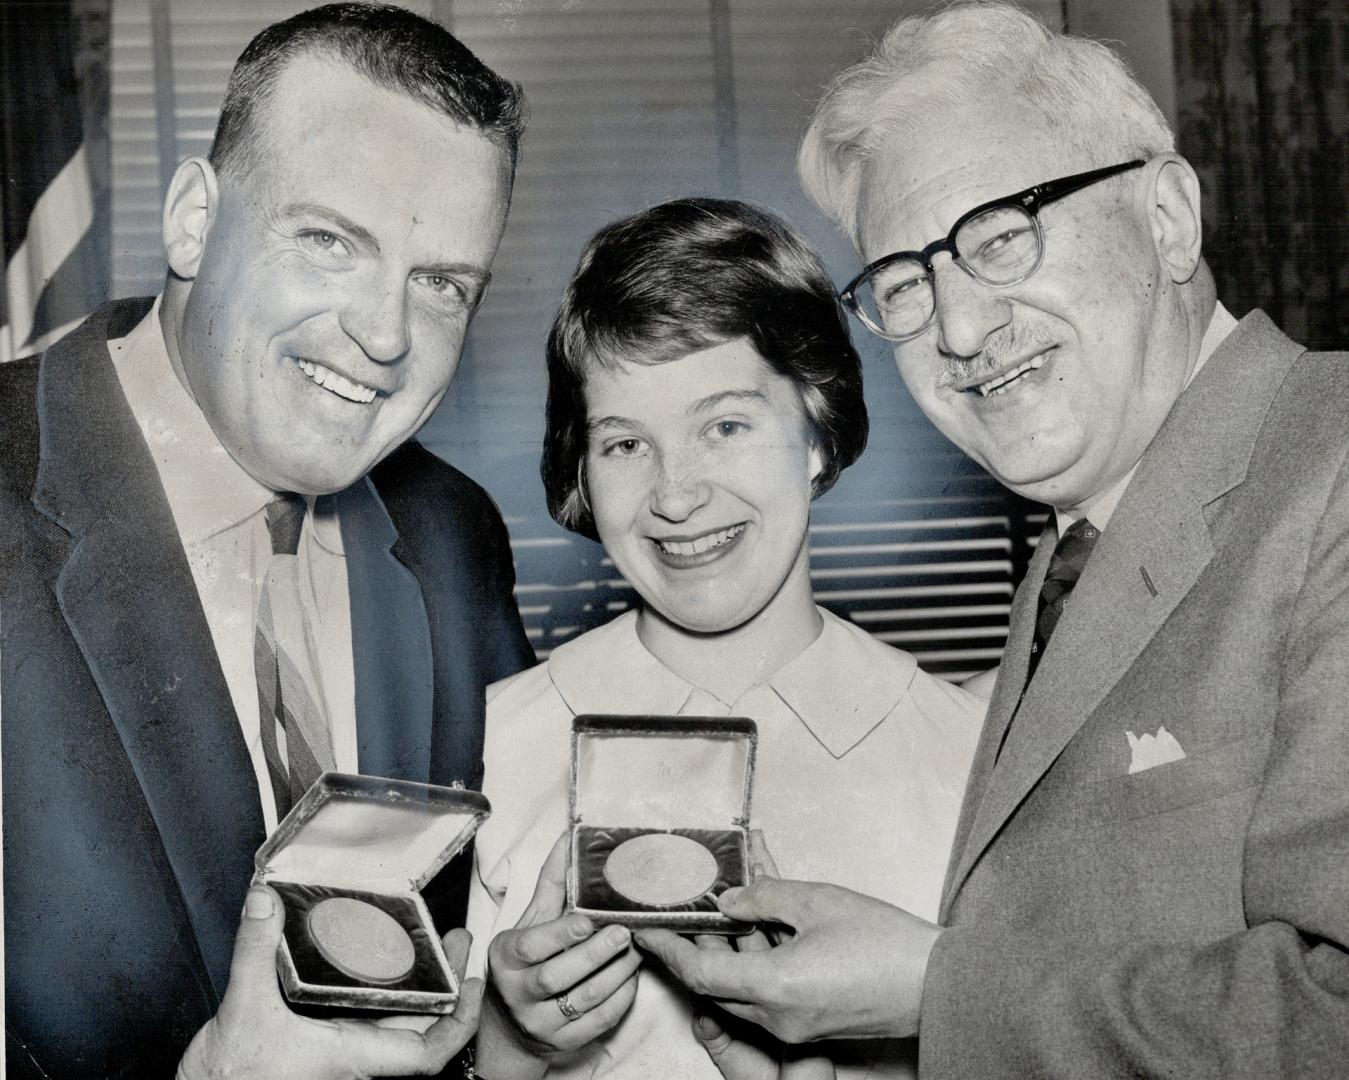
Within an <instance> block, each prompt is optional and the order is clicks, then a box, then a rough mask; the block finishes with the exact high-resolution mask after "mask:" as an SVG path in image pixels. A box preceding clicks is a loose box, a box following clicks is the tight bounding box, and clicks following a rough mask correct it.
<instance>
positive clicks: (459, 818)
mask: <svg viewBox="0 0 1349 1080" xmlns="http://www.w3.org/2000/svg"><path fill="white" fill-rule="evenodd" d="M490 813H491V806H490V804H489V803H488V801H487V799H486V798H485V797H484V796H483V795H481V794H480V793H478V792H476V791H465V790H463V789H462V788H449V787H439V786H437V785H434V784H418V783H414V782H412V781H410V780H389V779H386V778H384V777H380V776H360V775H356V774H352V773H324V774H323V775H322V776H320V777H319V778H318V780H316V781H315V782H314V785H313V787H311V788H310V789H309V790H308V791H306V792H305V793H304V796H303V797H302V798H301V799H300V801H299V802H298V803H296V804H295V805H294V806H293V807H292V808H291V811H290V813H289V814H287V815H286V816H285V818H284V819H283V820H282V821H281V823H280V824H279V825H278V826H277V827H276V831H275V832H273V833H272V835H271V836H269V837H268V838H267V841H266V842H265V843H264V844H263V845H262V847H260V848H258V853H257V857H256V859H255V862H256V865H257V878H258V880H259V881H270V880H273V879H276V880H280V881H294V882H302V883H314V884H324V885H352V886H360V887H362V888H367V889H372V890H376V891H380V890H383V891H399V892H402V891H406V890H407V889H408V888H409V887H411V888H413V889H421V888H422V886H424V885H425V884H426V883H427V882H428V881H430V880H431V878H433V877H434V876H435V874H436V871H438V870H439V869H440V868H441V867H442V866H444V865H445V864H446V863H447V862H449V861H450V860H451V859H452V858H454V856H455V855H456V854H458V852H459V851H460V850H462V849H463V847H464V845H465V844H467V843H468V842H469V840H470V839H472V837H473V834H474V833H475V832H476V831H477V829H478V826H479V825H481V824H482V823H483V822H484V821H486V820H487V817H488V815H489V814H490Z"/></svg>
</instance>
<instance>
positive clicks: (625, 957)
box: [548, 949, 642, 1016]
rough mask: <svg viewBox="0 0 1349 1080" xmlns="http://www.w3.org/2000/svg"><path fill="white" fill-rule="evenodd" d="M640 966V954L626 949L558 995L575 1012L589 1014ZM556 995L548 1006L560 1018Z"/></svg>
mask: <svg viewBox="0 0 1349 1080" xmlns="http://www.w3.org/2000/svg"><path fill="white" fill-rule="evenodd" d="M641 966H642V954H641V953H639V952H638V951H637V950H636V949H626V950H625V951H624V952H622V953H621V954H619V955H618V956H617V957H615V958H614V959H613V961H612V962H610V963H608V964H605V965H604V967H602V968H600V969H599V970H598V971H596V972H595V973H594V974H593V975H590V976H589V977H588V978H585V979H583V980H581V981H580V982H577V983H573V984H572V985H571V986H569V987H567V988H565V989H564V990H559V991H558V994H561V993H565V994H566V995H567V1000H568V1001H569V1002H570V1003H571V1004H572V1006H573V1007H574V1008H575V1009H576V1010H577V1011H579V1012H583V1013H585V1012H590V1011H591V1010H592V1009H596V1008H598V1007H599V1006H600V1005H601V1004H603V1003H604V1002H605V1001H606V1000H608V998H609V997H610V996H611V995H613V994H615V993H617V992H618V990H619V988H620V987H621V986H622V985H623V984H624V983H625V982H627V981H628V980H629V979H630V978H632V976H633V974H634V973H635V972H636V971H637V969H638V968H639V967H641ZM558 994H553V995H551V996H550V997H549V999H548V1004H549V1005H550V1006H552V1007H553V1008H554V1011H556V1012H557V1013H558V1015H559V1016H560V1015H561V1011H560V1010H557V1009H556V1003H557V996H558Z"/></svg>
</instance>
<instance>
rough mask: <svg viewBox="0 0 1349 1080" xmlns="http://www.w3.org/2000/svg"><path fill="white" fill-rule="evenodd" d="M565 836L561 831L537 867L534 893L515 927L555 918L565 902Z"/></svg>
mask: <svg viewBox="0 0 1349 1080" xmlns="http://www.w3.org/2000/svg"><path fill="white" fill-rule="evenodd" d="M567 837H568V834H567V833H566V832H563V833H562V835H561V836H559V837H558V838H557V842H556V843H555V844H553V850H552V851H550V852H549V853H548V858H546V859H545V860H544V861H543V866H542V867H540V868H539V879H538V881H536V882H535V883H534V895H533V897H531V898H530V901H529V906H528V907H526V908H525V912H524V914H523V915H521V916H520V921H519V922H518V923H516V924H515V925H516V927H517V928H522V927H526V926H534V925H535V924H537V923H541V922H547V921H549V920H552V919H556V918H557V917H558V916H559V915H561V914H562V911H563V908H564V907H565V906H566V902H567Z"/></svg>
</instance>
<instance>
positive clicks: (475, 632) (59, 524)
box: [0, 300, 533, 1078]
mask: <svg viewBox="0 0 1349 1080" xmlns="http://www.w3.org/2000/svg"><path fill="white" fill-rule="evenodd" d="M148 307H149V301H146V300H138V301H120V302H116V303H113V304H109V305H107V306H105V307H104V308H102V309H100V311H98V312H97V313H96V314H95V315H94V316H93V317H92V318H90V319H89V321H88V322H86V323H84V324H83V325H82V326H81V327H79V328H78V329H77V330H75V331H74V332H73V333H72V334H70V335H69V336H68V337H66V338H65V339H63V340H62V341H61V342H59V343H58V344H56V345H55V346H53V347H52V348H51V349H49V350H48V351H47V352H46V353H45V354H44V355H43V356H42V357H41V359H40V360H36V359H35V360H31V361H22V362H19V363H16V364H10V365H4V366H0V447H3V448H4V460H3V462H0V468H2V469H3V473H2V478H3V483H0V574H2V575H3V581H2V586H3V589H2V591H0V631H2V635H3V636H0V704H3V720H2V728H0V730H2V732H3V766H4V775H3V796H4V870H5V880H4V900H5V990H6V1013H7V1015H6V1043H7V1048H8V1053H9V1065H10V1068H11V1070H13V1071H14V1074H15V1075H20V1076H22V1075H35V1076H37V1075H46V1076H52V1077H59V1078H65V1077H84V1076H88V1077H100V1078H103V1077H120V1076H128V1077H132V1076H134V1077H150V1076H171V1075H172V1074H173V1070H174V1066H175V1064H176V1061H177V1058H178V1056H179V1055H180V1054H181V1053H182V1051H183V1049H184V1048H185V1046H186V1044H187V1042H188V1041H189V1040H190V1039H191V1036H192V1034H193V1033H194V1031H195V1030H196V1029H197V1028H198V1027H199V1026H200V1025H201V1024H202V1023H203V1022H205V1021H206V1020H207V1019H208V1018H209V1017H210V1016H211V1015H212V1014H213V1013H214V1012H215V1009H216V1007H217V1005H218V1003H219V1001H220V998H221V995H222V994H223V992H224V989H225V985H226V982H227V979H228V974H229V959H230V952H231V948H232V939H233V937H234V933H235V930H236V928H237V926H238V920H239V914H240V911H241V907H242V904H243V897H244V892H245V891H246V889H247V887H248V883H249V880H250V878H251V876H252V873H253V869H254V865H253V858H254V852H255V851H256V849H257V847H258V846H259V844H261V842H262V840H263V823H262V812H261V808H260V803H259V796H258V791H257V781H256V778H255V774H254V772H253V767H252V765H251V763H250V759H249V755H248V751H247V749H246V747H245V745H244V741H243V737H242V734H241V731H240V727H239V722H238V719H237V718H236V716H235V712H234V708H233V705H232V703H231V700H230V696H229V691H228V688H227V686H226V683H225V679H224V675H223V673H222V672H221V669H220V665H219V662H218V660H217V658H216V654H215V651H214V648H213V646H212V643H211V637H210V631H209V629H208V627H207V623H206V618H205V615H204V614H203V612H202V609H201V604H200V601H199V600H198V597H197V592H196V588H195V585H194V583H193V579H192V574H191V570H190V569H189V566H188V563H187V558H186V555H185V553H184V551H183V547H182V544H181V542H180V540H179V537H178V533H177V530H176V527H175V525H174V522H173V517H172V514H171V512H170V510H169V506H168V503H167V501H166V499H165V497H164V493H163V490H162V488H161V487H160V484H159V478H158V474H157V472H156V469H155V466H154V463H153V461H152V459H151V457H150V454H149V451H148V449H147V447H146V446H145V443H144V441H143V439H142V437H141V434H140V431H139V428H138V426H137V424H136V422H135V420H134V418H133V417H132V414H131V411H130V409H129V407H128V405H127V403H126V400H125V398H124V397H123V396H122V392H121V388H120V384H119V382H118V378H117V375H116V372H115V371H114V369H113V366H112V363H111V360H110V358H109V356H108V351H107V341H108V340H109V339H111V338H116V337H120V336H123V335H125V334H126V333H127V332H128V331H129V330H130V329H131V328H132V327H133V326H134V325H135V324H136V323H137V322H138V321H139V320H140V319H141V318H142V317H143V316H144V315H145V313H146V311H147V310H148ZM369 481H370V482H369V483H367V482H366V481H364V480H363V481H361V482H359V483H357V484H356V485H354V486H353V487H352V488H351V489H349V490H348V491H346V492H343V493H342V494H341V495H340V496H339V500H340V503H339V518H340V521H341V528H342V534H343V541H344V544H345V546H346V551H347V566H348V579H349V585H350V594H351V611H352V619H351V622H352V646H353V652H354V660H355V678H356V715H357V736H358V742H359V760H360V768H361V770H362V771H363V772H368V773H372V774H376V775H387V776H395V777H401V778H405V779H411V780H418V781H423V782H426V781H429V782H433V783H439V784H450V783H453V782H455V781H461V782H463V783H464V784H466V785H467V786H470V787H477V786H479V784H480V782H481V776H482V740H483V726H482V725H483V714H484V697H483V690H484V687H485V686H486V684H488V683H490V682H492V681H494V680H496V679H499V678H502V677H503V676H505V675H509V674H511V673H513V672H515V671H517V670H519V669H520V668H522V667H525V666H527V665H528V664H530V663H532V662H533V655H532V653H531V651H530V649H529V647H528V644H527V642H526V640H525V636H524V632H523V630H522V628H521V626H520V620H519V615H518V614H517V611H516V608H515V603H514V600H513V598H512V592H511V591H512V585H513V580H514V572H513V570H512V566H511V559H510V551H509V546H508V540H507V535H506V530H505V527H504V525H503V523H502V521H501V518H500V516H499V514H498V513H497V511H496V509H495V507H494V506H493V504H492V502H491V500H490V499H489V498H488V497H487V495H486V494H485V493H484V492H483V491H482V489H480V488H479V487H478V486H477V485H475V484H474V483H473V482H472V481H470V480H469V479H468V478H467V477H465V476H463V475H462V474H461V473H459V472H457V471H456V470H455V469H453V468H451V467H449V466H448V465H446V464H444V463H443V462H441V461H439V460H438V459H436V458H435V457H434V456H433V455H431V454H430V453H428V452H427V451H425V450H424V449H422V448H421V447H420V446H418V445H416V444H415V443H409V444H407V445H405V446H403V447H402V448H401V449H399V450H398V451H396V452H395V453H394V454H392V455H390V456H389V457H388V458H387V459H386V460H385V461H384V462H382V463H381V464H380V465H379V466H378V467H377V468H376V469H375V470H374V472H373V473H372V474H371V476H370V478H369ZM467 869H468V867H467V860H457V864H452V868H451V869H447V871H445V872H444V873H442V874H441V875H439V877H438V878H437V879H436V881H435V882H433V883H432V884H431V885H429V886H428V888H427V890H426V892H425V893H424V895H426V897H427V900H428V903H429V904H430V905H431V910H432V912H433V914H434V915H435V917H436V918H437V921H438V922H439V923H440V924H441V925H442V926H448V925H458V924H459V923H457V922H455V921H454V920H459V919H462V916H463V910H464V905H465V901H466V887H467Z"/></svg>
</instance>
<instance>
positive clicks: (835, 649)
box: [468, 609, 984, 1080]
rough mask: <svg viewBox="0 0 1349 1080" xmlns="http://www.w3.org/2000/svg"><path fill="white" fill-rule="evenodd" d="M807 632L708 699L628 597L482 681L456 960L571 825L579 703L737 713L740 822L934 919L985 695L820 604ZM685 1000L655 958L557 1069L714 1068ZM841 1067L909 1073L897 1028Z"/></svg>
mask: <svg viewBox="0 0 1349 1080" xmlns="http://www.w3.org/2000/svg"><path fill="white" fill-rule="evenodd" d="M820 613H821V616H822V618H823V620H824V627H823V630H822V631H821V633H820V636H819V637H818V638H817V639H816V640H815V641H814V643H812V644H811V645H810V646H809V647H808V648H807V649H806V650H805V651H804V652H802V653H801V654H800V655H799V656H798V657H796V659H794V660H792V661H791V662H790V663H788V664H787V665H786V666H785V667H783V668H782V669H781V670H780V671H778V672H777V674H775V675H774V676H773V677H772V678H771V679H770V680H768V682H766V683H763V684H760V685H757V686H754V687H751V688H750V689H749V690H747V691H746V692H745V693H744V694H743V695H742V696H741V697H740V698H739V699H738V700H737V701H734V702H724V701H720V700H719V699H717V698H716V697H714V696H713V695H711V694H709V693H707V692H706V691H704V690H701V689H699V688H698V687H696V686H693V685H692V684H690V683H688V682H686V681H684V680H683V679H682V678H680V677H679V676H677V675H675V674H674V673H673V672H671V671H670V670H669V669H668V668H666V667H665V666H664V665H663V664H662V663H661V662H660V661H659V660H657V659H656V657H655V656H653V655H652V654H651V653H650V652H648V651H647V649H646V647H645V646H644V645H643V644H642V643H641V641H640V640H639V639H638V636H637V614H636V613H635V612H628V613H627V614H624V615H621V616H619V617H618V618H617V619H615V620H614V621H613V622H611V623H608V624H606V625H605V626H602V627H599V628H598V629H596V630H592V631H590V632H589V633H587V634H584V635H582V636H581V637H579V638H576V639H575V640H573V641H571V642H568V643H567V644H565V645H563V646H561V647H560V648H558V649H556V650H555V651H554V652H553V653H552V655H551V656H550V657H549V659H548V661H547V662H546V663H544V664H541V665H539V666H538V667H535V668H532V669H530V670H529V671H525V672H522V673H521V674H519V675H516V676H514V677H513V678H510V679H507V680H505V681H503V682H500V683H497V684H496V685H494V686H493V687H491V688H490V689H489V690H488V695H487V701H488V703H487V746H486V753H485V759H486V770H487V771H486V780H485V783H484V788H483V790H484V792H485V793H486V794H487V796H488V798H489V799H490V800H491V802H492V817H491V818H490V819H489V820H488V821H487V823H486V824H485V825H484V826H483V828H482V829H481V831H479V833H478V834H477V841H476V843H477V854H476V873H475V877H474V882H473V893H472V895H471V897H470V901H469V918H468V925H469V928H470V929H471V930H472V931H473V938H474V950H473V956H472V957H471V958H470V961H469V969H470V973H473V972H475V971H476V972H478V973H481V971H482V969H483V967H484V966H485V951H486V947H487V944H488V942H489V941H490V940H491V938H492V936H493V935H494V934H495V933H496V932H498V931H500V930H504V929H508V928H510V927H512V926H514V925H515V923H516V921H517V920H518V919H519V918H520V915H521V914H522V912H523V911H524V909H525V906H526V905H527V904H528V903H529V899H530V897H531V895H532V894H533V892H534V885H535V881H536V879H537V877H538V872H539V869H540V867H541V866H542V865H543V861H544V859H545V857H546V856H547V854H548V852H549V850H550V849H551V848H552V846H553V843H554V842H555V841H556V840H557V838H558V836H559V835H560V834H561V833H562V831H563V830H564V828H565V827H566V825H567V814H568V809H567V806H568V803H567V787H568V777H569V762H570V732H571V719H572V717H573V716H574V715H576V714H578V713H631V714H653V715H666V716H676V715H685V716H730V715H735V716H745V717H749V718H750V719H752V720H754V721H755V722H756V723H757V724H758V729H759V742H758V762H757V767H756V771H755V777H754V790H753V805H752V820H751V827H753V828H757V829H762V830H763V833H764V839H765V841H766V843H767V846H768V850H769V853H770V854H771V855H772V856H773V858H774V860H775V861H776V863H777V867H778V870H779V872H780V873H781V875H782V876H783V877H787V878H803V879H807V880H815V881H827V882H832V883H834V884H837V885H843V886H846V887H848V888H851V889H856V890H858V891H860V892H863V893H867V894H869V895H871V896H876V897H879V898H881V899H883V900H887V901H889V902H891V903H894V904H898V905H900V906H901V907H903V908H906V909H907V910H909V911H911V912H913V913H915V914H917V915H920V916H922V917H924V918H927V919H933V920H935V919H936V916H937V905H938V903H939V901H940V897H941V887H942V880H943V877H944V875H945V872H946V863H947V859H948V857H949V855H950V848H951V842H952V839H953V836H954V832H955V826H956V818H957V816H958V815H959V813H960V804H961V798H962V796H963V794H964V790H965V780H966V774H967V772H968V770H969V765H970V760H971V758H972V757H973V754H974V747H975V743H976V742H977V741H978V737H979V729H980V725H981V722H982V720H983V713H984V702H983V701H982V700H981V699H979V698H977V697H975V696H974V695H973V694H970V693H968V692H967V691H965V690H962V689H960V688H959V687H956V686H952V685H950V684H949V683H946V682H943V681H942V680H941V679H938V678H935V677H933V676H931V675H927V674H925V673H924V672H922V671H920V670H919V668H918V665H917V662H916V661H915V660H914V658H913V657H912V656H911V655H909V654H908V653H905V652H900V651H899V650H897V649H893V648H891V647H890V646H888V645H885V644H884V643H882V642H880V641H878V640H876V639H875V638H873V637H872V636H871V635H869V634H867V633H866V632H865V631H863V630H859V629H858V628H857V627H855V626H853V625H851V624H850V623H847V622H844V621H843V620H842V619H839V618H837V617H836V616H834V615H831V614H830V613H829V612H827V611H824V610H823V609H821V612H820ZM691 1019H692V1010H691V1006H690V999H689V997H688V995H687V994H685V993H684V991H683V989H682V988H681V987H680V986H679V985H678V984H676V983H674V982H673V980H671V979H670V978H669V977H668V976H667V975H666V974H665V973H664V971H663V970H661V969H660V968H659V966H646V967H643V969H642V970H641V973H640V975H639V982H638V991H637V998H636V1001H635V1002H634V1004H633V1006H632V1008H631V1009H630V1010H629V1012H628V1013H627V1015H626V1016H625V1017H624V1018H623V1020H622V1021H621V1022H620V1023H619V1024H618V1026H617V1027H616V1028H615V1029H614V1030H613V1031H612V1032H611V1033H610V1034H609V1035H608V1036H606V1037H605V1038H603V1039H601V1040H598V1041H597V1042H595V1043H593V1044H591V1046H590V1047H588V1048H587V1049H586V1050H584V1051H582V1052H581V1053H580V1054H579V1055H578V1056H577V1057H576V1059H575V1060H574V1062H573V1063H572V1064H570V1065H568V1066H567V1067H563V1068H554V1069H553V1070H552V1071H551V1072H550V1073H549V1075H550V1076H561V1077H592V1076H606V1077H631V1078H632V1080H662V1078H669V1080H698V1078H702V1077H706V1078H707V1080H719V1078H720V1075H721V1074H720V1073H719V1072H718V1070H717V1068H716V1066H715V1065H713V1064H712V1061H711V1059H710V1058H709V1057H708V1056H707V1053H706V1051H705V1050H704V1049H703V1048H702V1045H701V1044H700V1043H698V1042H697V1041H696V1040H695V1038H694V1036H693V1033H692V1030H691V1028H690V1024H691ZM857 1060H858V1062H859V1063H858V1064H856V1065H841V1066H840V1069H839V1075H840V1076H842V1077H861V1076H871V1077H894V1076H912V1075H913V1064H912V1062H913V1046H912V1043H911V1041H909V1040H903V1041H892V1042H869V1043H865V1044H861V1045H860V1046H859V1048H858V1053H857Z"/></svg>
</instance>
